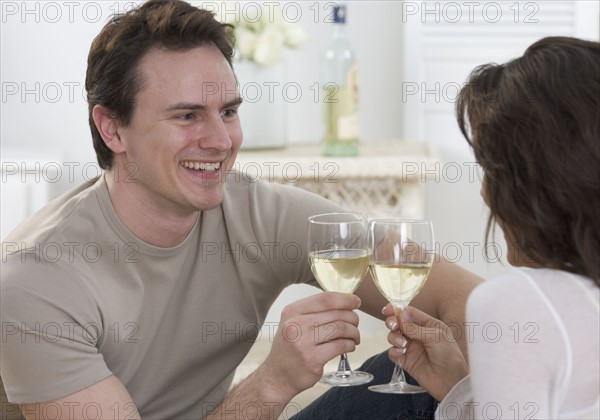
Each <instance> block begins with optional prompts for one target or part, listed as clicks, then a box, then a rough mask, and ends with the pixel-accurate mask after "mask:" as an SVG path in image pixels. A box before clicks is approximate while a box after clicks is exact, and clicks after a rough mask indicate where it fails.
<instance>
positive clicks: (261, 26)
mask: <svg viewBox="0 0 600 420" xmlns="http://www.w3.org/2000/svg"><path fill="white" fill-rule="evenodd" d="M232 3H234V2H232V1H225V2H223V3H222V4H221V10H220V12H221V13H220V16H219V17H220V20H221V21H222V22H224V23H228V24H231V25H232V26H233V28H234V35H235V38H236V43H235V49H236V50H237V55H238V57H239V58H240V59H242V60H250V61H254V62H255V63H257V64H259V65H261V66H270V65H273V64H275V63H277V61H279V60H280V59H281V56H282V55H283V51H284V47H289V48H297V47H299V46H300V45H302V44H304V43H305V42H306V41H307V39H308V36H307V34H306V32H305V31H304V29H302V27H301V26H300V25H298V24H297V23H289V22H287V21H286V20H285V19H284V16H283V13H282V10H281V8H280V7H279V8H277V7H275V8H271V9H267V8H262V10H261V14H260V19H254V15H253V16H252V21H249V20H246V19H244V17H245V16H244V13H231V11H234V10H242V11H243V10H244V9H243V8H241V7H237V8H236V5H235V4H232ZM255 4H258V3H255ZM237 6H239V5H237ZM228 11H229V12H228ZM256 17H258V15H256ZM248 18H250V17H249V16H248Z"/></svg>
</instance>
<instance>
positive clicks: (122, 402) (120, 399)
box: [20, 375, 140, 420]
mask: <svg viewBox="0 0 600 420" xmlns="http://www.w3.org/2000/svg"><path fill="white" fill-rule="evenodd" d="M20 407H21V412H22V413H23V416H24V417H25V418H26V419H27V420H38V419H40V420H42V419H56V420H59V419H60V420H62V419H86V418H100V419H132V420H138V419H140V414H139V412H138V409H137V407H136V405H135V403H134V402H133V399H132V398H131V395H129V392H128V391H127V389H125V386H124V385H123V383H121V381H120V380H119V379H118V378H117V377H116V376H114V375H111V376H109V377H108V378H106V379H103V380H101V381H100V382H98V383H95V384H94V385H92V386H89V387H87V388H85V389H82V390H81V391H78V392H75V393H74V394H71V395H67V396H66V397H63V398H59V399H56V400H52V401H47V402H43V403H35V404H20Z"/></svg>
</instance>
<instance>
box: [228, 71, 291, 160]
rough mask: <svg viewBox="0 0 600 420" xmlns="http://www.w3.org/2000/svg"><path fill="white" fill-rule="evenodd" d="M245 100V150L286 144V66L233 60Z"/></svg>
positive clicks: (243, 120)
mask: <svg viewBox="0 0 600 420" xmlns="http://www.w3.org/2000/svg"><path fill="white" fill-rule="evenodd" d="M233 65H234V71H235V74H236V77H237V81H238V89H239V92H240V95H241V97H242V98H243V100H244V102H243V103H242V106H241V107H240V110H239V116H240V122H241V125H242V132H243V134H244V141H243V142H242V146H241V148H242V149H274V148H282V147H285V146H287V124H286V118H287V115H286V101H285V95H284V89H285V83H286V76H287V74H286V65H285V63H284V61H283V60H282V61H280V62H279V63H277V64H274V65H272V66H259V65H257V64H255V63H253V62H251V61H247V60H236V61H234V63H233Z"/></svg>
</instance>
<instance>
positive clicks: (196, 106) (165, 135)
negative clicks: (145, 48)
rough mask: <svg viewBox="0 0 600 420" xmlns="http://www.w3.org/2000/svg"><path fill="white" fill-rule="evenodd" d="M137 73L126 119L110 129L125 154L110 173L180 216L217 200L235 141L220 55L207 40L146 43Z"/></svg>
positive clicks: (233, 100)
mask: <svg viewBox="0 0 600 420" xmlns="http://www.w3.org/2000/svg"><path fill="white" fill-rule="evenodd" d="M139 74H140V76H141V77H140V81H141V83H140V87H141V89H140V91H139V92H138V94H137V96H136V103H135V104H134V112H133V117H132V119H131V123H130V124H129V125H128V126H126V127H123V126H121V127H119V129H118V130H119V135H120V137H121V139H122V141H123V144H124V147H125V152H124V153H122V154H119V155H117V156H116V161H115V163H116V164H119V165H120V166H121V168H125V171H124V172H126V173H125V174H115V176H119V175H121V176H123V177H125V176H128V177H129V178H130V180H131V185H129V191H131V192H132V193H133V194H135V195H136V198H138V199H141V200H143V201H144V204H145V205H150V206H153V207H155V208H156V209H157V210H159V211H166V212H175V213H178V214H181V215H186V214H188V213H190V212H195V211H197V210H208V209H211V208H214V207H216V206H218V205H219V204H220V203H221V201H222V199H223V183H224V181H225V174H226V173H227V171H228V170H230V169H231V168H232V167H233V163H234V161H235V157H236V155H237V152H238V149H239V147H240V144H241V142H242V131H241V128H240V121H239V118H238V112H237V111H238V106H239V103H240V101H239V96H238V94H237V90H236V81H235V77H234V75H233V71H232V70H231V67H230V66H229V64H228V63H227V60H226V59H225V57H224V56H223V54H222V53H221V52H220V51H219V50H218V49H217V48H215V47H213V46H202V47H197V48H194V49H191V50H186V51H169V50H165V49H159V48H154V49H152V50H150V51H149V52H148V53H147V54H146V55H145V56H144V57H143V58H142V60H141V61H140V64H139ZM123 165H126V166H123ZM120 181H124V180H120ZM125 181H126V180H125Z"/></svg>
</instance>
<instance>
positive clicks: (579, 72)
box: [456, 37, 600, 284]
mask: <svg viewBox="0 0 600 420" xmlns="http://www.w3.org/2000/svg"><path fill="white" fill-rule="evenodd" d="M456 110H457V119H458V123H459V125H460V129H461V131H462V132H463V135H464V136H465V138H466V139H467V141H468V142H469V144H470V145H471V146H472V147H473V150H474V152H475V157H476V159H477V161H478V162H479V163H480V164H481V166H482V167H483V168H484V173H485V176H484V180H483V183H484V185H483V188H484V194H485V196H486V201H487V203H488V205H489V207H490V210H491V216H490V221H489V223H488V233H489V231H490V227H491V226H492V224H493V222H494V221H498V222H499V223H500V225H501V226H502V228H503V229H504V230H505V233H507V234H508V236H509V237H510V238H511V239H512V240H513V241H514V244H513V245H514V246H516V248H517V252H519V253H520V256H521V259H527V260H528V261H530V262H533V263H534V264H535V265H538V266H542V267H549V268H558V269H562V270H567V271H571V272H574V273H578V274H582V275H586V276H588V277H591V278H593V279H594V280H595V281H596V282H597V283H598V284H600V43H598V42H591V41H584V40H580V39H575V38H566V37H552V38H544V39H542V40H540V41H538V42H536V43H535V44H533V45H531V46H530V47H529V48H528V49H527V50H526V51H525V53H524V55H523V56H522V57H520V58H518V59H515V60H513V61H510V62H508V63H506V64H504V65H484V66H480V67H478V68H476V69H475V70H474V71H473V72H472V73H471V76H470V78H469V82H468V84H467V85H466V86H465V87H464V88H463V90H462V91H461V93H460V95H459V98H458V101H457V106H456Z"/></svg>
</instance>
